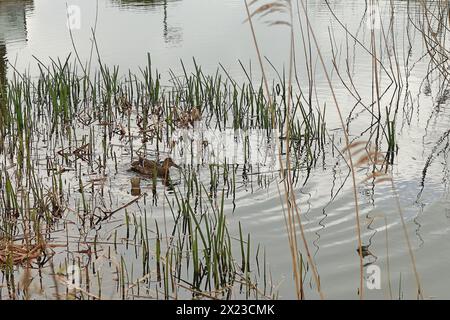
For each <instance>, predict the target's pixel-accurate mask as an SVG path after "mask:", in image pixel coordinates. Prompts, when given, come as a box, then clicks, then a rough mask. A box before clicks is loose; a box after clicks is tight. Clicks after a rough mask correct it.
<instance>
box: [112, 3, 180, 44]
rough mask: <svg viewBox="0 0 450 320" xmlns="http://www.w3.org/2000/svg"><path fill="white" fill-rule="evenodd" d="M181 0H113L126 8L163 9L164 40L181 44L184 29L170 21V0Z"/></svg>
mask: <svg viewBox="0 0 450 320" xmlns="http://www.w3.org/2000/svg"><path fill="white" fill-rule="evenodd" d="M178 1H180V0H112V3H113V5H116V6H118V7H119V8H123V9H126V10H134V11H144V12H145V11H148V10H152V9H155V10H157V9H161V8H162V10H163V18H162V26H163V37H164V41H165V42H166V43H168V44H179V43H181V42H182V40H183V38H182V35H183V33H182V29H181V28H180V27H176V26H172V25H171V24H170V21H168V2H178Z"/></svg>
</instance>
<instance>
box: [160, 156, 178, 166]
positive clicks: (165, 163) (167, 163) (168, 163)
mask: <svg viewBox="0 0 450 320" xmlns="http://www.w3.org/2000/svg"><path fill="white" fill-rule="evenodd" d="M162 167H163V168H164V169H169V168H170V167H175V168H177V169H180V166H179V165H177V164H176V163H175V162H173V160H172V158H166V159H164V161H163V164H162Z"/></svg>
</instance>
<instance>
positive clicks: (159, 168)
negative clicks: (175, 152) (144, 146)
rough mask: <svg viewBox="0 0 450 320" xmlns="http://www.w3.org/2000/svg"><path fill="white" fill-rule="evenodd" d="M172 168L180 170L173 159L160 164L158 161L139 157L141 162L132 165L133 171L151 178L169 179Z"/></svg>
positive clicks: (137, 161)
mask: <svg viewBox="0 0 450 320" xmlns="http://www.w3.org/2000/svg"><path fill="white" fill-rule="evenodd" d="M170 167H175V168H179V166H178V165H176V164H175V162H173V160H172V159H171V158H166V159H165V160H164V161H163V162H162V164H160V163H158V162H156V161H153V160H148V159H145V158H143V157H139V160H136V161H134V162H132V163H131V170H133V171H136V172H139V173H140V174H143V175H145V176H149V177H159V178H168V177H169V169H170Z"/></svg>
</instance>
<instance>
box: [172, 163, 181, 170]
mask: <svg viewBox="0 0 450 320" xmlns="http://www.w3.org/2000/svg"><path fill="white" fill-rule="evenodd" d="M172 166H174V167H175V168H177V169H181V167H180V166H179V165H177V164H175V163H174V164H172Z"/></svg>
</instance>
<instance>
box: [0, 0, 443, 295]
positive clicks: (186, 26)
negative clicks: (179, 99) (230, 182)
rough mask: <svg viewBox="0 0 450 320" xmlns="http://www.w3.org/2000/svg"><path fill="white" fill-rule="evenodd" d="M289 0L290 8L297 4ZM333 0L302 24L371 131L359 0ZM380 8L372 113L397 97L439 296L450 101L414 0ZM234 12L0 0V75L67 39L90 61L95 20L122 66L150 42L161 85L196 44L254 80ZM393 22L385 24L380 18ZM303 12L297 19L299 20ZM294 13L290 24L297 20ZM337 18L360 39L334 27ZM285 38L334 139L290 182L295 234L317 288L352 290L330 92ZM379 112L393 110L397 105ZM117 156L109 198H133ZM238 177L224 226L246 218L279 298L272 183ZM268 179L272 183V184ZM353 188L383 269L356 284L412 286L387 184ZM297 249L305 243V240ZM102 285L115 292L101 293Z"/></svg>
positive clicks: (344, 98)
mask: <svg viewBox="0 0 450 320" xmlns="http://www.w3.org/2000/svg"><path fill="white" fill-rule="evenodd" d="M391 2H392V4H393V5H394V7H395V19H393V20H392V21H391V20H390V16H389V15H388V14H387V13H386V12H388V9H389V8H390V7H389V6H390V3H391ZM66 5H74V6H77V8H79V9H80V14H81V15H80V18H81V20H80V21H79V22H80V28H79V29H74V30H73V31H72V36H73V42H72V40H71V35H70V32H69V30H68V28H67V27H66V24H67V11H66ZM294 9H295V11H297V5H294ZM331 9H332V10H333V14H332V13H331V12H330V8H329V7H328V6H327V5H326V3H325V1H319V0H310V1H308V13H309V16H310V19H311V24H312V29H313V30H314V32H315V36H316V37H317V40H318V42H319V43H320V45H321V53H322V55H323V56H324V60H325V64H326V67H327V70H328V72H329V74H330V76H331V81H332V83H333V86H334V88H335V92H336V97H337V100H338V102H339V105H340V106H341V108H342V113H343V115H344V118H345V119H347V118H348V120H349V134H350V138H351V139H356V138H359V139H362V140H370V139H371V138H372V137H373V136H374V135H375V132H376V131H374V130H371V129H370V126H371V121H372V118H371V116H370V112H369V111H368V110H370V109H371V108H372V110H373V108H375V109H376V108H378V107H377V106H376V104H373V101H375V100H374V98H373V97H374V90H375V89H374V85H373V81H372V80H373V58H372V56H371V55H370V54H368V52H367V50H373V48H371V32H370V29H369V28H368V26H367V18H365V12H366V5H365V3H364V1H358V0H351V1H345V2H344V1H333V4H331ZM299 10H301V8H300V9H299ZM379 11H380V13H381V16H382V21H381V25H382V26H384V28H385V29H384V32H385V33H384V34H383V32H381V29H377V30H376V32H375V36H376V40H375V41H376V43H377V45H376V51H377V56H378V57H379V59H380V60H381V61H382V62H383V66H384V67H385V69H382V68H380V65H379V64H378V68H379V69H378V72H379V79H380V80H379V83H380V87H381V88H380V92H381V93H383V96H382V98H381V99H380V103H379V105H380V109H381V110H382V116H383V117H385V109H386V108H387V106H392V105H393V104H394V109H393V110H396V111H395V126H396V131H395V137H396V151H397V153H396V156H395V160H394V164H393V166H392V173H393V180H394V183H395V188H396V191H397V193H398V199H399V200H400V204H401V208H402V211H403V214H404V216H405V220H406V225H407V231H408V234H409V237H410V241H411V245H412V248H413V251H414V255H415V259H416V263H417V269H418V274H419V275H420V280H421V284H422V286H423V294H424V297H425V298H427V299H431V298H450V293H449V291H448V287H449V285H450V277H449V276H448V275H447V273H448V270H449V267H450V259H449V256H450V199H449V193H448V178H449V167H448V165H449V163H448V151H449V147H448V146H449V140H448V139H449V137H448V132H449V127H448V123H450V122H449V120H450V114H449V112H448V110H447V108H448V104H447V101H446V98H447V97H446V93H445V89H446V81H445V79H443V78H442V77H440V76H436V75H435V74H433V72H432V71H433V70H430V58H429V57H428V56H427V55H426V47H425V45H424V43H423V38H422V35H421V33H420V32H419V31H418V30H417V29H416V28H415V27H414V24H413V22H418V21H420V19H421V18H420V17H421V16H420V13H421V7H420V4H419V3H418V2H415V1H380V7H379ZM280 17H281V18H282V16H277V17H275V18H276V19H278V18H280ZM336 17H337V18H339V19H340V20H341V21H342V25H341V24H340V23H339V22H338V21H337V20H336ZM275 18H274V19H275ZM245 19H246V10H245V6H244V2H243V1H241V0H227V1H223V0H173V1H170V0H167V1H162V0H161V1H159V0H156V1H150V0H149V1H125V0H99V1H94V0H78V1H68V2H67V3H66V1H60V0H24V1H20V0H18V1H10V0H0V76H1V78H2V79H7V78H12V77H13V74H14V70H17V71H19V72H21V73H22V72H27V73H29V74H31V75H32V77H37V76H38V75H39V64H38V61H37V60H39V61H40V62H41V63H43V64H44V65H48V64H50V63H51V59H54V60H55V59H58V58H60V59H62V60H64V59H65V58H66V57H67V56H68V55H69V54H72V58H74V57H75V53H74V45H75V48H76V50H77V53H78V55H79V58H80V60H81V61H88V60H89V59H90V58H91V59H93V61H94V66H97V64H96V61H97V55H96V53H95V51H94V52H93V53H92V35H93V31H95V37H96V40H97V44H98V49H99V53H100V56H101V60H102V63H104V64H106V65H110V66H113V65H117V66H119V68H120V74H121V75H122V76H125V75H127V72H128V70H131V71H132V72H136V73H138V72H139V68H140V67H143V66H145V65H146V64H147V53H150V56H151V59H152V66H153V67H154V68H157V69H158V71H159V72H160V73H161V75H162V82H163V83H164V84H166V85H170V79H171V73H170V71H171V72H173V74H175V75H176V76H181V75H183V68H182V64H181V62H180V61H183V62H184V64H185V66H186V68H187V70H188V72H194V62H193V58H195V61H196V63H197V64H198V65H199V66H201V68H202V71H203V73H204V74H208V75H214V74H215V73H216V72H217V70H219V72H221V73H224V70H226V72H227V73H228V75H229V76H230V77H231V78H232V79H234V80H235V81H237V83H242V82H244V81H247V76H246V73H245V72H244V71H243V68H242V67H241V65H240V63H239V61H241V62H242V65H243V66H244V67H245V68H246V70H247V71H249V70H251V78H252V81H253V82H254V83H259V81H260V75H261V73H260V70H259V65H258V59H257V55H256V51H255V47H254V44H253V38H252V34H251V31H250V28H249V25H248V24H247V23H244V20H245ZM266 22H267V19H259V18H256V19H255V28H256V35H257V38H258V42H259V44H260V50H261V52H262V54H263V55H264V56H265V57H266V58H267V60H268V61H270V63H271V64H272V65H273V66H274V68H275V70H277V71H278V72H280V73H282V72H283V68H284V69H285V70H287V68H288V65H289V63H288V61H289V60H288V59H289V54H288V52H289V33H288V32H287V31H286V30H287V29H286V27H284V26H269V25H268V24H267V23H266ZM390 22H392V25H391V27H392V28H393V29H392V31H389V30H391V29H388V27H389V23H390ZM305 24H306V22H305V21H303V27H304V28H305ZM295 25H296V27H297V28H298V27H299V23H298V21H296V22H295ZM343 26H346V28H347V30H349V32H350V33H351V34H352V35H355V37H356V38H357V39H358V42H356V41H355V40H354V38H352V37H351V36H350V35H349V34H347V33H346V32H345V30H344V29H343ZM295 41H296V72H297V76H298V78H299V84H300V86H299V88H301V90H302V91H303V94H304V95H305V99H306V100H307V99H308V95H310V97H311V100H312V101H313V105H314V108H318V109H320V110H322V112H323V113H324V114H325V119H326V125H327V129H328V133H327V140H330V141H334V142H335V143H336V145H337V147H336V148H333V147H330V149H329V152H328V153H327V156H324V157H323V158H322V156H321V157H320V158H319V159H318V160H317V163H316V165H315V166H314V168H312V170H311V171H310V172H307V171H306V170H305V171H304V172H302V173H301V175H300V176H301V179H302V180H304V181H305V183H300V184H298V185H297V187H296V195H297V198H298V202H299V205H300V208H301V211H302V217H303V225H304V228H305V232H306V238H307V241H308V244H309V247H310V250H311V253H312V256H313V259H314V261H315V263H316V265H317V269H318V273H319V275H320V282H321V286H322V291H323V293H324V295H325V297H326V298H331V299H333V298H349V299H357V298H358V291H357V290H358V286H359V257H358V253H357V250H356V249H357V240H356V233H355V209H354V201H353V193H352V184H351V179H350V178H349V170H348V167H347V166H346V164H345V162H344V160H343V159H342V157H340V156H339V155H338V153H339V151H340V150H342V148H343V147H344V144H343V135H342V130H339V121H338V117H337V115H336V111H335V107H334V102H333V99H332V96H331V94H330V88H329V86H328V83H327V79H326V76H325V72H324V71H323V68H322V66H321V64H320V60H319V59H318V54H317V51H316V50H315V49H314V46H313V49H312V53H311V55H309V54H308V53H307V52H306V53H305V50H304V45H303V42H302V38H301V37H300V34H298V35H297V37H296V40H295ZM305 54H306V56H308V57H310V60H308V59H307V58H306V56H305ZM265 67H266V68H267V69H268V70H270V71H269V72H268V74H269V78H270V81H274V82H275V83H279V79H278V78H277V75H276V72H275V71H274V70H273V69H272V68H271V66H270V64H269V63H268V62H267V61H266V63H265ZM308 72H311V73H312V74H314V83H313V85H312V89H311V88H310V87H309V84H308V81H307V80H308V78H307V74H308ZM389 77H391V78H392V77H394V78H395V77H397V78H396V80H398V79H399V80H400V81H401V83H402V86H401V87H399V86H395V84H394V85H393V84H392V81H391V79H390V78H389ZM447 94H448V93H447ZM373 105H375V107H373ZM390 117H391V120H392V119H393V117H394V111H393V113H392V114H390ZM383 143H384V146H383V147H384V148H386V145H385V142H383ZM339 148H340V149H339ZM122 160H123V161H119V166H120V169H121V170H119V171H121V172H124V173H122V174H116V175H114V176H113V177H110V178H108V184H109V187H110V188H111V190H113V195H114V196H115V197H116V198H115V199H113V200H111V203H115V204H117V205H118V206H120V203H126V202H128V201H127V199H132V198H130V195H129V194H128V189H129V179H130V177H132V176H133V175H132V173H129V172H126V170H125V169H126V168H127V167H128V166H129V156H128V155H126V154H125V155H124V156H123V159H122ZM205 170H206V171H208V169H207V168H206V169H205ZM367 173H368V171H366V170H365V169H361V170H358V172H357V179H358V181H363V180H364V178H365V177H366V176H367ZM69 180H70V179H69ZM239 185H240V187H239V188H238V189H237V191H236V195H235V199H234V201H231V199H227V200H226V201H225V212H226V214H227V217H228V225H229V229H230V232H231V233H233V234H235V235H236V234H239V224H238V223H239V222H241V224H242V226H243V228H244V229H245V232H246V233H250V234H251V236H252V242H253V244H255V245H254V246H255V248H253V249H254V250H256V244H259V245H260V246H261V248H262V247H263V248H265V250H266V255H267V264H268V268H269V270H270V274H271V279H272V283H273V285H274V286H275V288H276V290H278V292H279V298H282V299H290V298H295V288H294V285H293V281H292V263H291V254H290V250H289V245H288V238H287V232H286V226H285V222H284V218H283V213H282V212H283V207H282V204H281V202H280V195H279V193H278V191H277V183H272V184H270V185H269V186H266V187H261V186H258V185H257V184H256V185H251V184H250V185H248V181H247V182H245V181H239ZM279 186H280V188H281V184H280V185H279ZM358 199H359V201H360V207H361V208H360V209H361V213H360V218H361V227H362V242H363V245H365V246H369V248H370V252H371V253H372V254H373V255H369V256H367V257H365V258H364V261H365V263H367V264H368V266H369V265H372V266H377V267H379V268H380V270H381V289H373V290H365V295H366V298H368V299H382V298H390V297H391V294H392V297H393V298H394V299H397V298H399V296H400V298H404V299H414V298H416V294H415V292H416V291H415V286H416V284H415V280H414V275H413V272H412V268H411V262H410V256H409V253H408V248H407V245H406V242H405V237H404V232H403V229H402V225H401V223H400V218H399V215H398V211H397V205H396V200H395V197H394V195H393V192H392V188H391V186H390V184H379V185H378V184H377V185H375V186H374V185H372V184H370V183H368V182H364V183H360V184H359V186H358ZM142 207H144V208H147V209H148V211H149V212H151V214H152V219H150V220H151V221H153V220H159V221H162V220H163V218H162V212H163V211H162V208H161V206H156V205H152V204H151V201H148V202H146V203H142V204H140V207H139V210H143V209H142ZM234 207H235V208H234ZM130 210H132V209H130ZM135 210H136V211H137V210H138V209H137V208H135ZM140 212H142V211H140ZM68 215H70V213H68ZM118 215H119V216H118V217H117V221H122V220H123V213H122V212H119V213H118ZM385 218H386V220H385ZM67 219H70V217H69V216H68V217H67ZM385 222H387V228H386V224H385ZM114 228H115V227H114ZM149 228H150V229H152V228H154V226H149ZM386 230H388V242H386ZM99 233H101V231H99ZM64 236H65V235H63V236H62V237H64ZM89 236H90V237H94V236H96V235H95V234H89ZM57 237H58V236H57ZM387 250H388V252H389V259H387V257H388V255H387ZM300 251H301V252H302V253H304V248H303V247H301V248H300ZM64 254H66V253H64ZM123 254H124V256H127V257H129V259H130V260H133V259H135V257H134V251H133V252H131V253H127V252H126V250H125V251H124V253H123ZM447 255H449V256H447ZM388 263H389V265H388ZM388 270H389V272H388ZM365 271H366V269H365ZM389 279H390V282H391V285H390V286H389V283H388V281H389ZM304 290H305V297H306V298H318V295H317V291H316V289H315V288H314V280H313V279H312V277H311V274H309V273H308V274H307V275H306V277H305V289H304ZM399 292H400V293H399ZM111 296H113V297H116V296H115V295H114V294H112V293H111Z"/></svg>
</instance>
